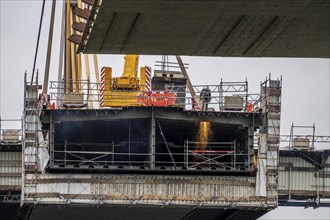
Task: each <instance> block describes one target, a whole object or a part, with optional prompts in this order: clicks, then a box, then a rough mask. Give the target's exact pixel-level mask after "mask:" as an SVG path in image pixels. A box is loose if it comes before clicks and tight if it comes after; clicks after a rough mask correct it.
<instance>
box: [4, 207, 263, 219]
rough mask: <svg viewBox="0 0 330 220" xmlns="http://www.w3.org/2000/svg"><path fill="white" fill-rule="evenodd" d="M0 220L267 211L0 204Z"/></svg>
mask: <svg viewBox="0 0 330 220" xmlns="http://www.w3.org/2000/svg"><path fill="white" fill-rule="evenodd" d="M0 207H1V210H4V213H2V217H3V219H24V218H28V219H30V220H39V219H40V220H41V219H45V216H47V219H50V220H52V219H63V220H65V219H86V220H89V219H101V220H102V219H131V220H139V219H141V220H142V219H143V220H144V219H158V220H162V219H164V220H165V219H166V220H167V219H187V220H194V219H206V220H211V219H231V220H235V219H257V218H259V217H260V216H262V215H264V214H265V213H267V212H268V210H266V209H264V210H257V211H256V210H253V209H234V208H233V209H223V208H198V207H180V208H178V207H161V206H159V207H154V206H150V207H148V206H133V207H128V206H98V207H96V206H91V205H67V206H63V205H62V206H54V205H45V206H34V207H32V206H31V207H29V206H23V207H21V208H20V207H19V204H9V203H7V204H4V203H2V204H1V203H0Z"/></svg>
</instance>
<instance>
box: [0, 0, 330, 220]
mask: <svg viewBox="0 0 330 220" xmlns="http://www.w3.org/2000/svg"><path fill="white" fill-rule="evenodd" d="M0 1H1V6H0V7H1V11H0V14H1V23H0V26H1V30H0V32H1V38H0V41H1V45H0V47H1V63H0V66H1V89H0V90H1V97H0V115H1V117H2V118H3V119H6V118H20V117H21V112H22V104H23V77H24V71H25V70H27V71H28V78H29V79H30V77H31V71H32V65H33V58H34V51H35V46H36V39H37V31H38V25H39V18H40V12H41V5H42V1H41V0H35V1H26V0H24V1H18V0H14V1H10V0H8V1H6V0H0ZM61 3H62V2H61V1H58V3H57V6H58V7H57V8H56V10H57V13H56V14H57V16H56V22H55V25H56V28H55V31H54V33H55V35H54V43H53V54H52V63H51V76H50V78H51V80H56V79H57V71H58V68H57V66H58V48H59V35H60V34H59V33H60V27H59V26H60V25H59V24H60V19H59V12H60V9H61ZM50 5H51V4H50V1H47V4H46V8H45V14H44V23H43V24H44V25H43V29H42V30H43V31H42V36H41V41H40V48H39V54H38V62H37V68H39V73H40V79H41V80H42V78H43V76H42V75H43V70H44V68H45V57H46V43H47V36H48V26H49V17H50ZM160 59H161V57H160V56H142V57H141V58H140V65H149V66H152V67H153V65H154V63H155V60H160ZM172 59H173V58H172ZM183 61H184V62H185V63H189V64H190V65H189V70H188V73H189V75H190V77H191V81H192V83H193V84H199V85H201V84H213V85H214V84H217V83H219V82H220V79H221V78H222V79H223V80H224V81H243V80H245V78H247V79H248V81H249V91H250V92H259V84H260V81H262V80H264V79H265V78H266V77H267V76H268V74H269V73H272V77H273V78H277V77H280V76H281V75H282V76H283V93H282V118H281V119H282V122H281V133H282V134H289V131H290V126H291V123H292V122H294V123H295V124H297V125H312V123H313V122H314V123H315V125H316V134H318V135H330V131H329V112H330V111H329V99H330V98H329V84H330V82H329V75H330V60H329V59H292V58H291V59H286V58H276V59H272V58H259V59H256V58H244V59H242V58H212V57H183ZM122 65H123V56H101V57H100V59H99V66H100V67H102V66H112V67H113V72H114V74H115V75H119V74H121V71H122ZM41 82H42V81H41ZM326 147H328V148H329V145H327V146H326ZM329 216H330V212H329V209H316V210H313V209H303V208H289V209H288V208H279V209H277V210H276V211H273V212H270V213H269V214H267V215H266V216H264V217H263V218H262V219H304V218H305V219H322V218H323V219H327V217H329Z"/></svg>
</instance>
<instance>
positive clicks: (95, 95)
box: [50, 81, 267, 112]
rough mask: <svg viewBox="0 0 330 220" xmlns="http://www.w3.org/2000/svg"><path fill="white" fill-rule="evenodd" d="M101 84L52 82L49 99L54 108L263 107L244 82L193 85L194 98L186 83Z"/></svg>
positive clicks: (202, 108)
mask: <svg viewBox="0 0 330 220" xmlns="http://www.w3.org/2000/svg"><path fill="white" fill-rule="evenodd" d="M68 85H69V86H68ZM100 86H101V85H100V84H99V83H91V82H89V81H75V82H73V81H70V82H64V81H62V82H56V81H51V82H50V102H55V101H56V103H59V105H58V106H56V108H70V107H75V108H106V107H116V108H117V107H125V106H160V107H171V106H175V107H179V108H183V109H186V110H206V111H238V112H256V111H260V109H261V108H262V106H261V103H265V102H262V99H266V98H267V97H265V96H263V97H261V95H260V94H258V93H254V94H251V93H248V92H247V85H246V84H245V83H244V82H243V83H235V82H230V83H228V82H227V83H224V82H221V83H220V84H219V85H208V86H205V85H197V86H192V88H193V90H194V91H195V93H196V96H195V97H192V96H191V94H190V91H189V88H188V86H186V85H182V86H178V85H176V86H166V88H165V90H162V91H139V88H140V87H143V85H140V87H138V88H137V89H136V90H131V89H120V90H119V89H117V90H114V89H113V90H105V89H101V87H100ZM110 87H113V85H110ZM127 87H130V86H129V85H128V86H127ZM66 88H69V89H66ZM205 88H207V89H208V90H209V95H208V96H205V94H203V92H204V91H205ZM203 89H204V90H203ZM73 91H74V92H73Z"/></svg>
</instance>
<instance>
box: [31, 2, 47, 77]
mask: <svg viewBox="0 0 330 220" xmlns="http://www.w3.org/2000/svg"><path fill="white" fill-rule="evenodd" d="M45 2H46V0H43V1H42V9H41V15H40V23H39V31H38V39H37V46H36V51H35V54H34V62H33V68H32V77H31V84H32V82H33V78H34V71H35V68H36V62H37V55H38V48H39V40H40V33H41V27H42V20H43V17H44V11H45Z"/></svg>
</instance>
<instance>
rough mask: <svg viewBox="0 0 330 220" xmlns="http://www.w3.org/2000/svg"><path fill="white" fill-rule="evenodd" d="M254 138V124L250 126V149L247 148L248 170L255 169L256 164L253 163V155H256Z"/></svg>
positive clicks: (248, 142)
mask: <svg viewBox="0 0 330 220" xmlns="http://www.w3.org/2000/svg"><path fill="white" fill-rule="evenodd" d="M253 138H254V131H253V126H250V127H249V128H248V141H247V144H248V145H247V146H248V149H247V157H248V158H247V166H248V167H247V168H248V170H250V171H253V169H254V165H253V157H254V147H253V142H254V140H253Z"/></svg>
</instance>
